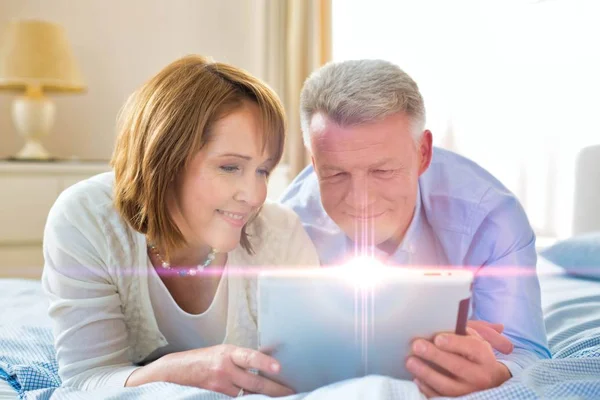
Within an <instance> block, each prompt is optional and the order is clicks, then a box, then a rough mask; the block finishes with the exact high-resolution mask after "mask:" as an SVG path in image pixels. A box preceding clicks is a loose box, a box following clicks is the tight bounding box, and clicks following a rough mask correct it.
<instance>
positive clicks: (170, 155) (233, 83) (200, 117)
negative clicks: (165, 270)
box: [111, 55, 285, 259]
mask: <svg viewBox="0 0 600 400" xmlns="http://www.w3.org/2000/svg"><path fill="white" fill-rule="evenodd" d="M243 101H252V102H254V103H256V104H257V105H258V107H259V108H260V112H261V117H262V137H261V139H260V140H261V146H262V149H263V150H265V149H267V150H268V151H269V153H270V155H271V157H273V160H274V161H275V162H276V163H275V164H274V165H276V164H277V163H278V162H279V161H280V160H281V156H282V153H283V146H284V140H285V114H284V110H283V106H282V105H281V102H280V100H279V98H278V97H277V95H276V94H275V93H274V92H273V91H272V90H271V89H270V88H269V87H268V86H267V85H266V84H265V83H263V82H262V81H260V80H259V79H257V78H255V77H253V76H251V75H250V74H248V73H247V72H245V71H243V70H242V69H240V68H236V67H234V66H231V65H228V64H223V63H218V62H213V61H212V60H210V59H207V58H204V57H201V56H193V55H192V56H187V57H184V58H182V59H179V60H177V61H175V62H173V63H172V64H170V65H168V66H167V67H166V68H164V69H163V70H162V71H160V72H159V73H158V74H157V75H156V76H154V77H153V78H152V79H150V80H149V81H148V82H146V83H145V84H144V85H143V86H142V87H141V88H139V89H138V90H137V91H135V92H134V93H133V94H132V95H131V96H130V97H129V99H128V100H127V102H126V103H125V106H124V107H123V108H122V110H121V113H120V115H119V123H118V137H117V141H116V146H115V151H114V153H113V156H112V160H111V166H112V167H113V169H114V172H115V189H114V190H115V200H114V201H115V206H116V208H117V210H118V211H119V213H120V214H121V216H122V217H123V218H124V219H125V221H127V222H128V223H129V224H130V225H131V226H132V227H133V228H134V229H135V230H137V231H138V232H141V233H143V234H145V235H146V236H147V237H148V238H149V239H150V240H151V241H152V242H153V243H155V244H156V245H157V246H159V248H161V249H162V250H163V251H164V253H165V256H166V258H167V259H168V257H169V253H170V252H171V251H172V250H173V249H176V248H179V247H182V246H184V245H185V244H186V240H185V238H184V237H183V235H182V233H181V231H180V230H179V228H178V227H177V225H176V224H175V222H174V221H173V219H172V217H171V215H170V213H169V211H168V208H167V198H168V196H167V194H168V193H169V191H173V190H175V189H174V184H175V181H176V178H177V177H178V175H179V174H180V173H181V171H182V170H184V169H185V168H186V167H187V165H188V163H189V162H190V161H191V159H192V158H193V156H194V155H195V154H196V153H197V152H198V151H199V150H200V149H202V148H203V147H204V146H205V145H206V144H207V142H208V141H209V140H210V135H211V127H212V125H213V124H214V123H215V121H217V120H219V119H220V118H223V117H224V116H226V115H228V114H230V113H232V112H234V111H235V110H236V109H237V108H239V107H240V106H241V105H242V102H243ZM241 245H242V246H243V247H244V249H246V251H248V253H251V252H252V247H251V245H250V241H249V240H248V234H247V232H246V228H245V227H244V229H243V230H242V237H241Z"/></svg>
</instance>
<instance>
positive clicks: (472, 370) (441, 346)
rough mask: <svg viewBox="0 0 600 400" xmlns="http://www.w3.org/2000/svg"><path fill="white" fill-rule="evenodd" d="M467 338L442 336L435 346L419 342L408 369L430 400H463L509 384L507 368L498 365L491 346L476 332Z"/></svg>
mask: <svg viewBox="0 0 600 400" xmlns="http://www.w3.org/2000/svg"><path fill="white" fill-rule="evenodd" d="M467 333H468V335H467V336H461V335H456V334H453V333H442V334H439V335H437V336H436V337H435V339H434V341H433V343H431V342H429V341H427V340H424V339H417V340H415V341H414V343H413V345H412V351H413V355H411V356H410V357H409V358H408V359H407V360H406V368H407V369H408V370H409V371H410V372H411V373H412V374H413V376H414V377H415V383H416V384H417V385H418V386H419V389H420V390H421V392H423V393H424V394H425V395H426V396H427V397H438V396H452V397H455V396H462V395H465V394H469V393H473V392H475V391H479V390H485V389H490V388H493V387H496V386H499V385H501V384H502V383H504V382H505V381H507V380H508V379H509V378H510V377H511V375H510V372H509V371H508V368H507V367H506V366H505V365H504V364H501V363H500V362H498V361H496V356H495V355H494V352H493V350H492V346H491V344H490V343H489V342H488V341H486V340H485V339H483V338H482V337H481V336H480V335H479V334H478V333H477V332H476V331H475V330H474V329H473V328H467Z"/></svg>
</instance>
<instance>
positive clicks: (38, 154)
mask: <svg viewBox="0 0 600 400" xmlns="http://www.w3.org/2000/svg"><path fill="white" fill-rule="evenodd" d="M13 157H14V158H15V159H17V160H49V159H50V158H51V157H50V153H48V152H47V151H46V149H44V146H42V143H40V142H39V141H38V140H35V139H27V141H26V142H25V146H23V148H22V149H21V151H19V152H18V153H17V154H16V155H15V156H13Z"/></svg>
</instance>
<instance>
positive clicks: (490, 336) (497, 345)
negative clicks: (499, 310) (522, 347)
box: [467, 321, 515, 354]
mask: <svg viewBox="0 0 600 400" xmlns="http://www.w3.org/2000/svg"><path fill="white" fill-rule="evenodd" d="M467 326H468V327H469V328H472V329H473V330H475V331H476V332H477V333H478V334H479V336H481V337H482V338H483V339H484V340H486V341H487V342H488V343H489V344H491V345H492V347H493V348H494V349H496V350H498V351H499V352H500V353H502V354H510V353H512V352H513V350H514V347H515V346H514V345H513V344H512V342H511V341H510V340H508V338H507V337H506V336H502V332H504V325H502V324H492V323H490V322H486V321H469V322H467Z"/></svg>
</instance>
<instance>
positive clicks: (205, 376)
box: [125, 345, 294, 397]
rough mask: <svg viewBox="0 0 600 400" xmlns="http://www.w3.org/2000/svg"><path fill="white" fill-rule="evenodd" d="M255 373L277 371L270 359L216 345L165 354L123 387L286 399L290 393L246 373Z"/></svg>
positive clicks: (277, 367)
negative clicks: (159, 385)
mask: <svg viewBox="0 0 600 400" xmlns="http://www.w3.org/2000/svg"><path fill="white" fill-rule="evenodd" d="M249 369H255V370H258V371H261V372H265V373H268V374H271V375H273V374H277V373H279V370H280V369H281V367H280V365H279V363H278V362H277V361H276V360H275V359H274V358H272V357H270V356H267V355H266V354H263V353H261V352H259V351H256V350H251V349H245V348H241V347H236V346H232V345H219V346H214V347H207V348H202V349H195V350H189V351H184V352H180V353H172V354H168V355H166V356H164V357H161V358H160V359H158V360H156V361H155V362H153V363H151V364H148V365H147V366H145V367H142V368H140V369H138V370H136V371H134V372H133V373H132V374H131V376H130V377H129V379H128V380H127V383H126V384H125V385H126V386H138V385H142V384H144V383H149V382H157V381H164V382H172V383H177V384H179V385H185V386H195V387H199V388H203V389H208V390H212V391H214V392H219V393H223V394H226V395H228V396H232V397H235V396H237V395H238V394H239V393H240V391H241V390H242V389H243V390H244V391H246V392H251V393H260V394H265V395H267V396H271V397H279V396H288V395H291V394H294V392H293V391H292V390H291V389H289V388H287V387H285V386H283V385H280V384H279V383H276V382H274V381H272V380H270V379H268V378H265V377H263V376H259V375H257V374H254V373H251V372H248V370H249Z"/></svg>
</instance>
